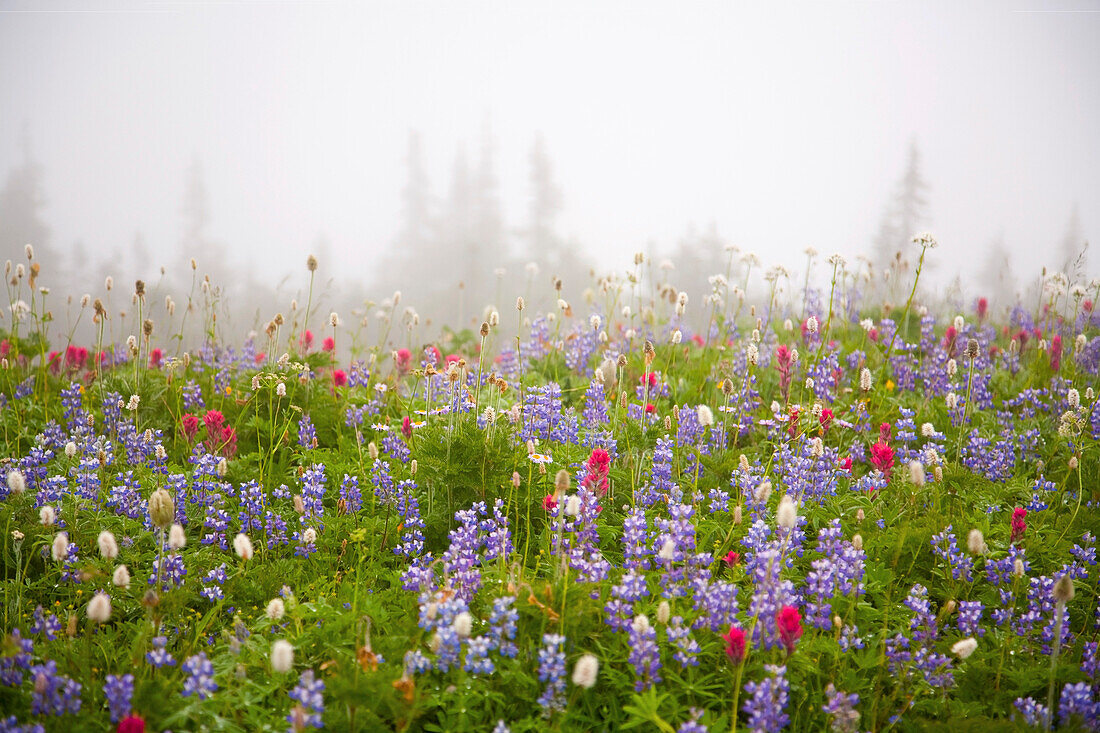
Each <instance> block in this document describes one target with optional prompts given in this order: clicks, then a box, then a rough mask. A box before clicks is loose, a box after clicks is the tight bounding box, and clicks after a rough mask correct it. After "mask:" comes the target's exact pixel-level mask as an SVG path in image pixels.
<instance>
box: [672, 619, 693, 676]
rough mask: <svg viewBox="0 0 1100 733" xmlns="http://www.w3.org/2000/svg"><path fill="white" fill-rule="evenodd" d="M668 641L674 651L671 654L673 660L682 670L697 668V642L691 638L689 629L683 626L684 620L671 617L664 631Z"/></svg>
mask: <svg viewBox="0 0 1100 733" xmlns="http://www.w3.org/2000/svg"><path fill="white" fill-rule="evenodd" d="M666 633H667V634H668V641H669V644H671V645H672V646H673V647H674V648H675V649H676V651H675V652H673V653H672V657H673V659H675V660H676V661H677V662H679V663H680V667H681V668H682V669H687V668H688V667H698V666H699V642H697V641H695V639H694V638H692V636H691V627H690V626H684V619H683V618H682V617H680V616H673V617H672V618H671V619H670V620H669V623H668V628H667V629H666Z"/></svg>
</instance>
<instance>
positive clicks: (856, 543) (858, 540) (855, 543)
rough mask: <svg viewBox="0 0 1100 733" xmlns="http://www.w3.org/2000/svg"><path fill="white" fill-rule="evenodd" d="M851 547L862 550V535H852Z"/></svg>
mask: <svg viewBox="0 0 1100 733" xmlns="http://www.w3.org/2000/svg"><path fill="white" fill-rule="evenodd" d="M852 547H854V548H856V549H857V550H862V549H863V535H861V534H855V535H852Z"/></svg>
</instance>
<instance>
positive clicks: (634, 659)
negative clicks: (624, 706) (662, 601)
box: [628, 615, 662, 692]
mask: <svg viewBox="0 0 1100 733" xmlns="http://www.w3.org/2000/svg"><path fill="white" fill-rule="evenodd" d="M628 661H629V662H630V664H631V665H633V667H634V678H635V679H634V690H635V692H641V691H642V690H647V689H649V688H650V687H652V686H653V685H655V684H657V683H659V682H660V681H661V679H662V678H661V650H660V649H659V648H658V647H657V630H656V629H654V628H653V627H652V626H650V625H649V619H648V618H646V617H645V616H642V615H639V616H635V617H634V621H633V622H632V623H631V624H630V656H629V658H628Z"/></svg>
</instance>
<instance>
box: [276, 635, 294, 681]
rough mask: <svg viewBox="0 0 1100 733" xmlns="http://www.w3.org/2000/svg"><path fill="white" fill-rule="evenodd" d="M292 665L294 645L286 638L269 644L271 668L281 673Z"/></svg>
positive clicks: (288, 669) (287, 670)
mask: <svg viewBox="0 0 1100 733" xmlns="http://www.w3.org/2000/svg"><path fill="white" fill-rule="evenodd" d="M293 666H294V647H293V646H291V645H290V642H289V641H287V640H286V639H279V640H278V641H276V642H275V643H274V644H272V645H271V670H272V671H273V672H278V673H280V674H282V673H283V672H289V671H290V668H291V667H293Z"/></svg>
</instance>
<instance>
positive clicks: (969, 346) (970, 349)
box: [966, 339, 978, 361]
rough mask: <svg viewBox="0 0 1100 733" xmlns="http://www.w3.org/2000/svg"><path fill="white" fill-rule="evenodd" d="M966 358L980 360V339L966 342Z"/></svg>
mask: <svg viewBox="0 0 1100 733" xmlns="http://www.w3.org/2000/svg"><path fill="white" fill-rule="evenodd" d="M966 358H967V359H970V360H971V361H973V360H974V359H977V358H978V339H969V340H967V342H966Z"/></svg>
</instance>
